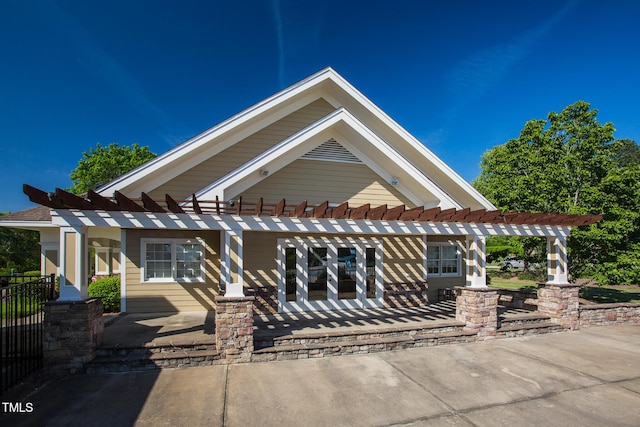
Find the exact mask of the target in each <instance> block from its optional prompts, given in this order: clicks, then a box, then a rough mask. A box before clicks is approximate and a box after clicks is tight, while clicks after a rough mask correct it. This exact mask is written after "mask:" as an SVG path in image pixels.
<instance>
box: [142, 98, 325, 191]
mask: <svg viewBox="0 0 640 427" xmlns="http://www.w3.org/2000/svg"><path fill="white" fill-rule="evenodd" d="M333 110H334V108H333V107H332V106H331V104H329V103H328V102H327V101H325V100H324V99H322V98H321V99H318V100H316V101H314V102H312V103H311V104H309V105H307V106H305V107H303V108H301V109H300V110H298V111H296V112H294V113H292V114H290V115H288V116H287V117H285V118H283V119H281V120H278V121H277V122H275V123H273V124H272V125H270V126H267V127H265V128H264V129H262V130H260V131H259V132H256V133H255V134H253V135H252V136H250V137H248V138H246V139H244V140H242V141H240V142H238V143H236V144H235V145H233V146H232V147H229V148H228V149H226V150H224V151H222V152H221V153H219V154H217V155H216V156H214V157H212V158H210V159H204V161H203V162H202V163H200V164H199V165H198V166H196V167H194V168H192V169H191V170H189V171H187V172H185V173H183V174H181V175H180V176H177V177H176V178H174V179H172V180H170V181H169V182H167V183H166V184H164V185H162V186H160V187H158V188H156V189H154V190H153V191H151V192H149V195H150V196H151V197H153V198H156V199H162V198H164V195H165V194H170V195H171V196H172V197H173V198H174V199H185V198H187V197H188V196H190V195H191V194H192V193H194V192H197V191H198V190H201V189H202V188H204V187H206V186H207V185H209V184H211V183H213V182H215V181H216V180H217V179H219V178H221V177H222V176H224V175H226V174H227V173H229V172H231V171H232V170H234V169H236V168H238V167H239V166H241V165H242V164H244V163H246V162H247V161H249V160H251V159H252V158H254V157H256V156H258V155H259V154H261V153H263V152H264V151H265V150H267V149H269V148H271V147H273V146H274V145H276V144H277V143H279V142H281V141H283V140H284V139H286V138H287V137H289V136H291V135H293V134H294V133H296V132H297V131H299V130H301V129H303V128H305V127H306V126H308V125H310V124H311V123H313V122H315V121H316V120H318V119H320V118H321V117H324V116H326V115H327V114H329V113H330V112H331V111H333Z"/></svg>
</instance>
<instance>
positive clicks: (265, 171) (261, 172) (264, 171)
mask: <svg viewBox="0 0 640 427" xmlns="http://www.w3.org/2000/svg"><path fill="white" fill-rule="evenodd" d="M267 175H269V171H268V170H266V169H260V176H267Z"/></svg>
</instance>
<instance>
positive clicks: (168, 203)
mask: <svg viewBox="0 0 640 427" xmlns="http://www.w3.org/2000/svg"><path fill="white" fill-rule="evenodd" d="M23 191H24V193H25V194H26V195H27V196H29V199H30V200H31V201H32V202H34V203H37V204H39V205H43V206H47V207H50V208H52V209H76V210H84V211H99V210H102V211H120V212H152V213H168V212H170V213H174V214H190V213H195V214H197V215H251V216H265V215H268V216H273V217H289V218H333V219H354V220H360V219H367V220H384V221H397V220H399V221H419V222H464V223H484V224H518V225H520V224H521V225H557V226H583V225H589V224H594V223H596V222H598V221H600V220H602V215H577V214H562V213H534V212H501V211H499V210H492V211H487V210H485V209H479V210H471V209H470V208H465V209H455V208H451V209H445V210H442V209H441V208H439V207H435V208H423V207H416V208H410V209H406V207H405V206H404V205H399V206H393V207H388V206H387V205H381V206H376V207H372V206H371V204H369V203H366V204H364V205H361V206H357V207H350V206H349V204H348V203H347V202H344V203H342V204H340V205H337V206H331V204H330V203H329V201H325V202H322V203H320V204H318V205H308V204H307V201H306V200H305V201H303V202H302V203H299V204H297V205H288V204H287V203H286V201H285V199H282V200H280V201H279V202H277V203H266V202H264V201H263V199H262V198H260V199H259V200H258V201H257V202H255V203H252V202H244V201H243V200H242V198H241V197H238V198H237V199H236V200H233V201H220V200H218V199H217V198H216V200H215V201H202V200H198V199H197V198H196V196H195V194H194V195H192V197H191V199H189V200H183V201H176V200H174V199H173V198H172V197H171V196H170V195H168V194H167V195H165V199H164V200H162V201H159V200H154V199H152V198H151V197H150V196H149V195H147V194H146V193H142V195H141V197H140V198H139V199H132V198H129V197H127V196H125V195H124V194H122V193H120V192H118V191H116V192H115V194H114V198H113V199H109V198H106V197H104V196H101V195H99V194H98V193H96V192H94V191H91V190H90V191H89V192H88V193H87V194H86V195H84V196H77V195H74V194H71V193H69V192H67V191H65V190H62V189H59V188H58V189H56V191H55V192H54V193H47V192H45V191H42V190H39V189H37V188H35V187H31V186H29V185H27V184H25V185H24V186H23Z"/></svg>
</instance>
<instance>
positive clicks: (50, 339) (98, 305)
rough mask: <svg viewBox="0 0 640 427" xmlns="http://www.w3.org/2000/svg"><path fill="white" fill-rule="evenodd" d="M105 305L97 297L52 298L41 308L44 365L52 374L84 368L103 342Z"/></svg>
mask: <svg viewBox="0 0 640 427" xmlns="http://www.w3.org/2000/svg"><path fill="white" fill-rule="evenodd" d="M103 312H104V308H103V305H102V301H101V300H99V299H88V300H84V301H51V302H48V303H47V304H46V305H45V308H44V329H43V333H44V338H43V352H44V366H45V369H46V370H47V372H48V373H49V374H50V375H53V376H62V375H67V374H75V373H79V372H83V371H84V368H85V365H86V364H87V363H88V362H90V361H91V360H93V358H94V357H95V356H96V347H98V346H99V345H100V344H101V343H102V336H103V333H104V323H103V320H102V313H103Z"/></svg>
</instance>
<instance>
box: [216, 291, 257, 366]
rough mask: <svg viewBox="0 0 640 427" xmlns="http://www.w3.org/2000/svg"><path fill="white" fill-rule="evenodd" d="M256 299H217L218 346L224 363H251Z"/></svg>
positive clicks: (219, 297) (220, 297)
mask: <svg viewBox="0 0 640 427" xmlns="http://www.w3.org/2000/svg"><path fill="white" fill-rule="evenodd" d="M254 301H255V297H233V298H228V297H222V296H218V297H216V346H217V347H218V351H219V352H220V359H221V360H222V362H223V363H244V362H250V361H251V355H252V353H253V304H254Z"/></svg>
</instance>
